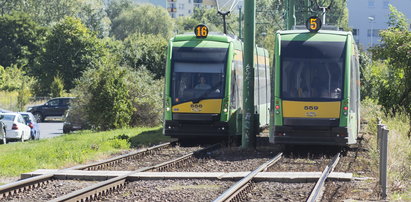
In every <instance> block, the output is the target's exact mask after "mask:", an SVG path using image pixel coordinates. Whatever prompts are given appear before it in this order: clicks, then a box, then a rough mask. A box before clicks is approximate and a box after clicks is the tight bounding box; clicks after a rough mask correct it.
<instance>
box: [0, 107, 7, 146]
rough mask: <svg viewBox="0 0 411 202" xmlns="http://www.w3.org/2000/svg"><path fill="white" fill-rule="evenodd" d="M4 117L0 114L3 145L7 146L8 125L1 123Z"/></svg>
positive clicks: (0, 135) (0, 132) (0, 136)
mask: <svg viewBox="0 0 411 202" xmlns="http://www.w3.org/2000/svg"><path fill="white" fill-rule="evenodd" d="M2 118H3V115H1V114H0V140H2V141H3V144H7V140H6V125H5V124H4V123H3V121H1V119H2Z"/></svg>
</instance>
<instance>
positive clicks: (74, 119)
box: [63, 110, 90, 133]
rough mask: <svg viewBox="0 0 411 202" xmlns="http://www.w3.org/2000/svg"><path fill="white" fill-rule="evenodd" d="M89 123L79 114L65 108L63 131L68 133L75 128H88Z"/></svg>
mask: <svg viewBox="0 0 411 202" xmlns="http://www.w3.org/2000/svg"><path fill="white" fill-rule="evenodd" d="M89 128H90V127H89V124H88V123H87V121H86V120H84V119H83V118H82V117H81V116H80V115H78V114H75V113H73V112H72V111H71V110H67V112H66V114H65V115H64V123H63V133H70V132H72V131H76V130H83V129H89Z"/></svg>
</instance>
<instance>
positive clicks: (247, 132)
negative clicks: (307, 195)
mask: <svg viewBox="0 0 411 202" xmlns="http://www.w3.org/2000/svg"><path fill="white" fill-rule="evenodd" d="M254 21H255V0H247V1H244V73H243V74H244V80H243V86H244V87H243V107H244V109H243V124H242V148H249V149H251V148H255V142H256V136H255V131H256V130H255V129H254V49H255V22H254Z"/></svg>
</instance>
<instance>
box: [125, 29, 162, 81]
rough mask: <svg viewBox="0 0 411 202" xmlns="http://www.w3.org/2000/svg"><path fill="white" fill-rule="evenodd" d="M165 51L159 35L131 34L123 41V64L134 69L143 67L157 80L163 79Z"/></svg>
mask: <svg viewBox="0 0 411 202" xmlns="http://www.w3.org/2000/svg"><path fill="white" fill-rule="evenodd" d="M166 49H167V40H166V39H164V38H163V37H162V36H161V35H143V34H138V33H137V34H133V35H131V36H129V37H127V38H126V39H125V40H124V53H123V57H124V63H125V64H126V65H128V66H130V67H133V68H135V69H137V68H139V67H142V66H144V67H146V68H147V69H148V70H149V71H151V72H152V73H153V74H154V75H155V78H156V79H159V78H161V77H164V72H165V65H166Z"/></svg>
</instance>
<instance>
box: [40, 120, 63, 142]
mask: <svg viewBox="0 0 411 202" xmlns="http://www.w3.org/2000/svg"><path fill="white" fill-rule="evenodd" d="M39 125H40V139H45V138H52V137H57V136H60V135H63V122H57V121H52V122H50V121H48V122H42V123H39Z"/></svg>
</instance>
